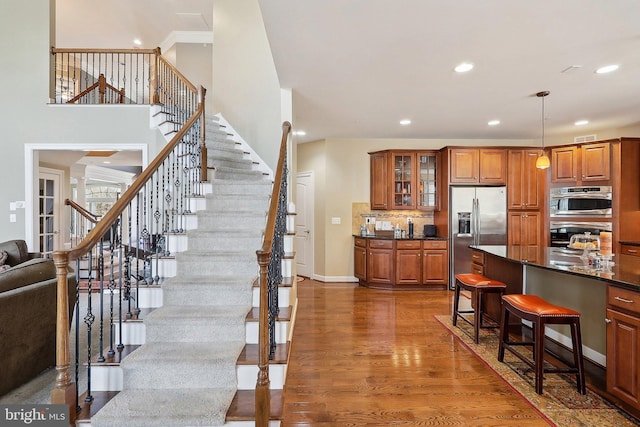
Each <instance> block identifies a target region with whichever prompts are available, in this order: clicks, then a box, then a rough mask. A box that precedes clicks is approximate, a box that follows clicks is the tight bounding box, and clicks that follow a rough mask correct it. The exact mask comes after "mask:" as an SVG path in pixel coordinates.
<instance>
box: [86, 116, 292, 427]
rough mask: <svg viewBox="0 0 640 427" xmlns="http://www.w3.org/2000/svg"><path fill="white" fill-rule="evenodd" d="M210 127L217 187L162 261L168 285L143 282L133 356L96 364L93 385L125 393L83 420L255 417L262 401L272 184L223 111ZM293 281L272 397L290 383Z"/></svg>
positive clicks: (283, 298)
mask: <svg viewBox="0 0 640 427" xmlns="http://www.w3.org/2000/svg"><path fill="white" fill-rule="evenodd" d="M206 126H207V147H208V150H209V151H208V152H209V165H210V167H211V169H212V170H210V171H209V178H210V179H209V182H210V188H209V191H210V192H209V193H208V194H207V195H206V196H205V197H204V198H202V197H201V198H198V199H196V200H193V204H192V210H193V211H197V213H196V214H195V215H193V214H192V215H187V216H188V217H189V218H185V219H184V224H186V228H187V232H186V233H182V234H172V235H170V236H168V237H167V244H168V247H169V251H170V254H171V255H170V256H162V257H160V256H158V259H155V260H152V262H156V263H157V265H158V266H159V267H158V272H159V274H160V277H161V278H162V279H161V281H160V284H159V285H155V286H153V285H149V286H141V287H140V290H139V292H138V294H137V295H136V298H138V302H139V305H140V308H141V309H142V311H141V314H140V316H139V318H138V319H131V320H128V321H126V322H125V323H124V325H123V331H122V341H123V343H124V344H125V345H126V346H128V347H129V348H131V347H130V346H139V348H137V349H135V351H132V352H131V353H130V354H128V355H127V356H126V357H125V356H124V354H125V353H126V352H123V355H122V360H121V362H119V361H114V360H109V361H108V363H104V364H102V365H100V364H95V365H94V367H93V370H92V383H93V389H94V390H102V391H109V392H113V391H118V393H117V395H116V396H115V397H113V398H112V399H111V400H109V401H108V403H106V405H105V406H104V407H103V408H102V409H101V410H99V411H98V412H97V413H96V414H95V415H94V416H92V417H91V419H90V421H89V420H85V421H81V422H79V423H78V424H80V425H91V426H92V427H122V426H128V427H129V426H131V427H136V426H154V427H155V426H163V427H164V426H167V427H168V426H222V425H238V426H240V425H253V421H252V414H251V410H252V408H251V406H250V405H248V404H247V403H246V402H244V400H247V399H248V400H251V399H253V392H252V391H249V390H253V389H254V388H255V384H256V379H257V373H258V368H257V346H256V345H255V344H256V343H257V342H258V338H257V329H258V328H257V314H256V312H257V307H258V305H259V298H258V288H256V287H255V284H256V278H257V276H258V264H257V261H256V259H257V258H256V250H257V249H258V248H260V246H261V244H262V233H263V228H264V225H265V220H266V212H267V210H268V205H269V198H270V194H271V190H272V182H271V180H270V179H268V178H267V177H266V176H265V174H264V173H263V172H261V171H259V170H256V168H255V166H254V162H253V161H252V160H250V159H247V155H246V153H245V152H244V150H243V149H242V148H241V147H240V146H239V145H238V144H237V142H236V141H235V140H234V139H233V137H232V135H230V134H229V133H228V132H227V130H226V129H225V127H224V126H222V125H221V124H220V122H219V119H218V118H216V117H208V118H207V122H206ZM288 237H289V238H290V239H291V241H292V235H289V236H288ZM290 246H291V244H290ZM174 254H175V256H174ZM290 262H292V258H291V257H289V259H285V260H283V263H290ZM287 271H288V272H290V271H291V268H290V267H289V268H283V272H284V273H285V275H286V274H287V273H286V272H287ZM289 275H290V273H289ZM284 281H285V283H284V284H283V285H282V286H281V288H280V290H279V295H280V300H279V305H280V306H281V307H282V309H281V318H279V319H278V320H277V325H276V331H277V333H276V341H277V343H278V348H277V350H276V360H274V361H273V363H272V364H270V370H269V372H270V379H271V388H272V389H274V390H272V393H273V394H274V395H275V396H276V398H275V399H272V403H273V402H274V401H275V402H276V403H277V402H278V397H279V396H281V394H279V393H278V392H277V390H275V389H282V388H283V386H284V380H285V376H286V363H287V359H288V345H287V341H288V339H289V337H290V334H291V319H290V317H289V316H290V313H291V311H292V310H291V308H290V295H289V292H290V291H291V290H292V289H295V287H294V286H292V285H294V283H293V280H292V278H291V277H287V278H285V280H284ZM140 318H141V319H142V321H141V320H140ZM243 390H247V391H245V392H243ZM232 403H233V404H232ZM280 403H281V400H280ZM272 406H273V405H272ZM230 407H232V408H233V409H232V410H231V411H229V408H230ZM246 408H249V410H247V409H246ZM272 415H273V414H272ZM272 424H273V425H278V424H279V422H278V421H275V422H272Z"/></svg>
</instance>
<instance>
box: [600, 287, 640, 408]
mask: <svg viewBox="0 0 640 427" xmlns="http://www.w3.org/2000/svg"><path fill="white" fill-rule="evenodd" d="M606 321H607V392H609V393H611V394H612V395H613V396H616V397H617V398H619V399H620V400H621V401H623V402H624V403H626V404H629V405H631V407H632V408H634V409H636V410H638V409H640V293H638V292H634V291H630V290H628V289H622V288H618V287H616V286H611V285H609V286H608V288H607V318H606Z"/></svg>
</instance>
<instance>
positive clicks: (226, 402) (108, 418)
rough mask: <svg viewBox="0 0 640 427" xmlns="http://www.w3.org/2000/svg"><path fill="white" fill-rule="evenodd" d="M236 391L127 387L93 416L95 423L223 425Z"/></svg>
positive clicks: (96, 426) (100, 426)
mask: <svg viewBox="0 0 640 427" xmlns="http://www.w3.org/2000/svg"><path fill="white" fill-rule="evenodd" d="M235 393H236V390H235V389H233V388H230V389H225V388H219V389H215V388H214V389H188V388H185V389H175V390H155V389H144V390H123V391H121V392H120V393H118V395H117V396H116V397H114V398H113V399H111V400H110V401H109V402H108V403H107V404H106V405H105V407H104V408H103V409H102V410H101V411H100V412H98V413H97V414H96V415H95V416H94V417H93V418H92V419H91V426H92V427H159V426H162V427H174V426H175V427H185V426H222V425H224V423H225V417H226V412H227V408H228V407H229V406H230V405H231V402H232V400H233V397H234V395H235ZM150 402H153V405H149V403H150ZM123 419H125V420H126V423H125V424H123Z"/></svg>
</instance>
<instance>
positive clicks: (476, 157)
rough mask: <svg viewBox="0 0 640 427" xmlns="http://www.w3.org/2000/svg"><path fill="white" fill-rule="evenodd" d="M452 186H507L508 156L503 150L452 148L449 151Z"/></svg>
mask: <svg viewBox="0 0 640 427" xmlns="http://www.w3.org/2000/svg"><path fill="white" fill-rule="evenodd" d="M449 164H450V170H449V182H450V183H451V184H493V185H504V184H506V181H507V180H506V177H507V156H506V151H505V150H504V149H502V148H498V149H490V148H480V149H477V148H452V149H451V150H450V151H449Z"/></svg>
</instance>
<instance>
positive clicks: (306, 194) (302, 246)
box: [295, 172, 314, 278]
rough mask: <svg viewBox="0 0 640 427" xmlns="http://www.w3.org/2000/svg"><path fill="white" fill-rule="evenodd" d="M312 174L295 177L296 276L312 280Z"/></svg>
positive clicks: (306, 173) (299, 174)
mask: <svg viewBox="0 0 640 427" xmlns="http://www.w3.org/2000/svg"><path fill="white" fill-rule="evenodd" d="M313 197H314V192H313V172H300V173H298V174H297V175H296V226H295V233H296V235H295V248H296V274H297V275H299V276H305V277H309V278H313V234H314V233H313V209H314V200H313Z"/></svg>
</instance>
